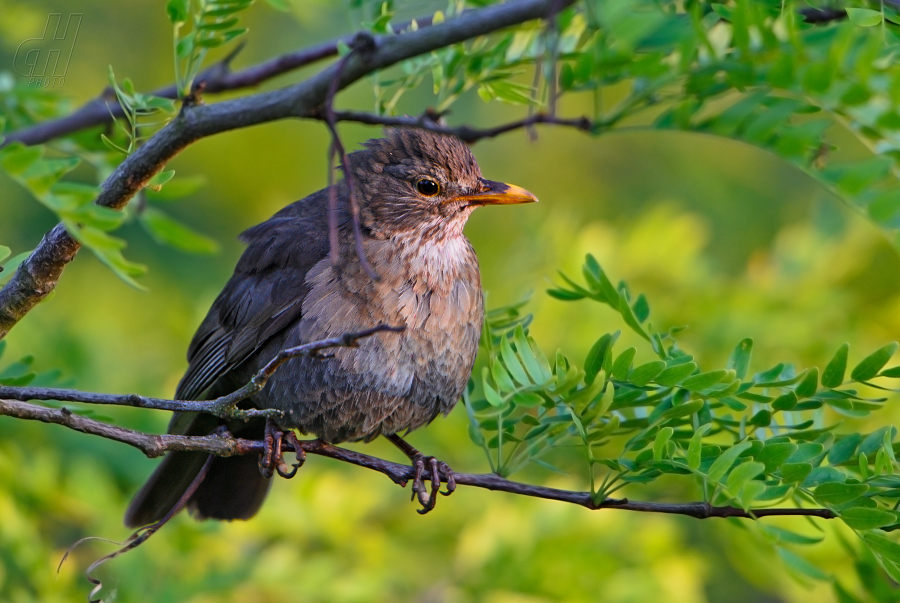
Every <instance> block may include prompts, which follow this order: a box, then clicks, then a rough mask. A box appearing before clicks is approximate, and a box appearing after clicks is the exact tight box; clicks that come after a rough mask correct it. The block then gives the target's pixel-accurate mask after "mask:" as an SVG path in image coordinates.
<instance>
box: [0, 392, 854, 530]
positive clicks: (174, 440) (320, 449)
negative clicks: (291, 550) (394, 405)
mask: <svg viewBox="0 0 900 603" xmlns="http://www.w3.org/2000/svg"><path fill="white" fill-rule="evenodd" d="M0 398H2V397H0ZM0 415H6V416H11V417H16V418H18V419H28V420H34V421H43V422H45V423H55V424H57V425H63V426H64V427H68V428H69V429H74V430H76V431H80V432H82V433H89V434H93V435H98V436H101V437H104V438H107V439H111V440H115V441H117V442H122V443H124V444H128V445H130V446H134V447H135V448H137V449H138V450H140V451H141V452H143V453H144V454H145V455H147V456H148V457H151V458H152V457H157V456H161V455H163V454H165V453H166V452H169V451H179V452H182V451H198V452H206V453H209V454H212V455H215V456H235V455H239V454H259V453H262V451H263V447H264V443H263V442H261V441H255V440H245V439H241V438H234V437H228V436H222V435H209V436H180V435H171V434H164V435H152V434H146V433H141V432H138V431H134V430H131V429H125V428H123V427H117V426H115V425H109V424H107V423H102V422H100V421H96V420H94V419H90V418H87V417H83V416H80V415H77V414H74V413H73V412H72V411H70V410H68V409H66V408H60V409H53V408H46V407H42V406H37V405H34V404H28V403H26V402H19V401H15V400H3V399H0ZM299 444H300V448H301V449H302V450H303V452H305V453H306V454H314V455H318V456H324V457H328V458H332V459H335V460H338V461H342V462H345V463H350V464H351V465H356V466H358V467H363V468H366V469H370V470H373V471H378V472H379V473H383V474H384V475H386V476H387V477H388V478H390V479H391V481H393V482H394V483H395V484H398V485H400V486H405V485H406V483H407V482H408V481H409V480H411V479H414V478H415V475H416V470H415V467H412V466H410V465H403V464H400V463H394V462H391V461H387V460H385V459H381V458H378V457H374V456H370V455H368V454H363V453H360V452H356V451H353V450H347V449H346V448H340V447H338V446H333V445H331V444H326V443H325V442H323V441H321V440H301V441H299ZM282 446H283V450H290V451H293V452H296V451H295V450H294V449H293V446H292V445H291V444H290V443H289V442H287V441H285V442H284V443H283V444H282ZM442 477H445V478H446V476H442ZM454 478H455V479H456V483H457V485H465V486H472V487H475V488H484V489H486V490H494V491H498V492H507V493H510V494H518V495H520V496H531V497H534V498H543V499H546V500H556V501H560V502H566V503H570V504H574V505H578V506H581V507H585V508H586V509H590V510H600V509H617V510H619V511H637V512H641V513H667V514H673V515H686V516H688V517H693V518H696V519H708V518H712V517H738V518H743V519H759V518H762V517H774V516H808V517H819V518H821V519H834V518H835V517H836V515H835V514H834V513H833V512H832V511H830V510H828V509H815V508H810V509H807V508H772V509H749V510H744V509H741V508H739V507H733V506H714V505H711V504H709V503H705V502H692V503H660V502H642V501H631V500H628V499H614V498H607V499H606V500H603V501H601V502H594V500H593V497H592V496H591V493H590V492H579V491H573V490H561V489H558V488H548V487H545V486H534V485H530V484H523V483H521V482H514V481H511V480H508V479H505V478H503V477H500V476H499V475H496V474H491V473H488V474H483V473H482V474H478V473H454Z"/></svg>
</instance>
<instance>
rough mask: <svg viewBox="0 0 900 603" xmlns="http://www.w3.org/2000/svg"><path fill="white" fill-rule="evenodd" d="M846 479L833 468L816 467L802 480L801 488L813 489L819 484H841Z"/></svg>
mask: <svg viewBox="0 0 900 603" xmlns="http://www.w3.org/2000/svg"><path fill="white" fill-rule="evenodd" d="M846 479H847V476H846V475H844V474H843V473H842V472H840V471H838V470H837V469H835V468H834V467H816V468H815V469H813V470H812V471H810V472H809V475H807V476H806V479H804V480H803V487H804V488H814V487H816V486H819V485H821V484H827V483H841V482H844V481H845V480H846Z"/></svg>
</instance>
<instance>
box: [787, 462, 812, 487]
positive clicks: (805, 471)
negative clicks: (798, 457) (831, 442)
mask: <svg viewBox="0 0 900 603" xmlns="http://www.w3.org/2000/svg"><path fill="white" fill-rule="evenodd" d="M811 471H812V465H811V464H810V463H784V464H783V465H782V466H781V478H782V479H783V480H784V481H786V482H788V483H796V482H802V481H803V480H804V479H806V476H807V475H809V474H810V472H811Z"/></svg>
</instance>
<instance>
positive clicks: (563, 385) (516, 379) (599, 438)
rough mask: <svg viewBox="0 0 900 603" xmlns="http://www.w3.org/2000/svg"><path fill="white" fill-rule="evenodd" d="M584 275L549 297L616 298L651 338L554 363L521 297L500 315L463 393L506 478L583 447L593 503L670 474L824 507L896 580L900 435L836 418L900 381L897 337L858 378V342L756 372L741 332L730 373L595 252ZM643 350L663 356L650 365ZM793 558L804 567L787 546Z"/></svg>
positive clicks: (874, 406) (857, 410) (867, 360)
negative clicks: (816, 360)
mask: <svg viewBox="0 0 900 603" xmlns="http://www.w3.org/2000/svg"><path fill="white" fill-rule="evenodd" d="M582 272H583V277H584V283H576V282H575V281H574V280H573V279H571V278H569V277H567V276H565V275H562V274H561V278H562V280H563V283H564V284H563V285H561V286H560V287H558V288H554V289H551V290H550V291H549V294H550V295H552V296H553V297H555V298H557V299H560V300H564V301H577V300H591V301H593V302H596V303H599V304H602V305H605V306H608V307H609V308H611V309H612V310H613V311H614V312H616V313H617V314H618V315H619V317H620V319H621V320H622V323H623V327H624V328H626V329H629V330H631V331H632V332H634V333H636V334H637V335H638V336H640V338H641V339H643V340H644V341H645V342H646V348H645V349H643V350H638V349H637V348H635V347H628V348H625V349H622V350H619V349H617V348H616V343H617V341H618V339H619V336H620V334H621V332H620V331H617V332H615V333H606V334H603V335H602V336H601V337H599V338H598V339H597V341H596V343H595V344H594V345H593V347H592V348H591V350H590V352H589V353H588V355H587V357H586V358H585V359H584V361H583V362H580V363H576V362H575V361H573V360H572V359H570V358H569V357H567V356H566V355H565V354H564V353H563V352H561V351H558V352H557V353H556V354H555V356H553V357H552V358H553V360H552V361H550V360H548V355H547V354H545V353H544V352H543V351H542V350H541V349H540V347H539V346H538V344H537V343H536V342H535V341H534V340H533V339H532V338H531V337H530V336H529V335H528V328H527V327H528V324H529V322H530V320H531V319H530V317H528V316H522V315H521V314H520V311H521V307H510V308H505V309H500V310H495V311H493V312H491V313H489V314H488V317H487V319H486V324H485V328H484V334H483V337H482V352H481V356H480V358H481V364H482V366H481V367H480V372H479V373H477V374H476V377H474V378H473V381H472V382H471V383H470V386H469V389H468V392H467V395H466V396H465V398H464V402H465V406H466V408H467V411H468V413H469V418H470V428H469V433H470V436H471V438H472V440H473V441H474V442H475V443H476V444H477V445H479V446H481V447H482V448H483V449H484V451H485V454H486V455H487V457H488V459H489V461H490V463H491V466H492V468H493V469H494V470H495V471H497V472H498V473H500V474H501V475H509V474H510V473H512V472H514V471H517V470H519V469H521V468H522V467H524V466H525V465H527V464H528V463H532V462H533V463H536V464H538V465H541V466H544V467H547V468H550V469H555V467H553V466H552V465H549V464H548V463H547V462H546V460H545V459H544V458H543V457H546V456H547V455H548V453H550V452H551V451H552V450H553V449H554V448H558V447H561V446H567V447H572V446H574V447H576V448H579V449H580V450H581V451H582V453H583V458H584V460H585V464H584V472H585V477H586V480H587V482H588V483H589V484H590V488H591V492H592V493H593V497H594V501H595V502H596V503H600V502H602V501H603V500H605V499H606V498H607V497H609V496H610V495H611V494H612V493H614V492H616V491H617V490H619V489H620V488H622V487H624V486H626V485H629V484H632V485H636V484H649V483H652V482H654V481H656V480H658V479H660V478H662V477H663V476H671V477H675V478H678V477H682V478H686V479H688V480H690V481H691V482H692V483H694V484H696V485H697V487H699V489H700V492H701V494H702V496H703V499H704V500H705V501H708V502H710V503H711V504H714V505H728V504H731V505H735V506H739V507H741V508H743V509H745V510H751V509H754V508H760V506H763V507H769V506H777V505H779V504H782V503H791V504H793V505H796V506H804V505H814V506H821V507H825V508H828V509H830V510H832V511H833V512H834V513H836V514H837V515H839V516H840V518H841V519H842V520H843V522H844V523H845V524H847V526H849V527H850V528H852V529H854V530H856V531H857V532H858V533H859V534H860V536H861V537H862V539H863V541H864V542H865V543H866V544H867V545H868V546H869V548H870V549H871V550H872V552H873V554H875V556H876V557H877V559H878V560H879V563H881V564H882V566H883V567H884V568H885V571H887V572H888V574H889V575H891V576H900V557H897V556H895V555H893V554H892V553H890V551H888V549H887V545H884V542H893V541H890V540H887V538H886V536H885V535H884V533H883V532H884V531H890V530H893V529H895V528H896V527H897V526H898V525H900V516H898V513H897V511H896V510H895V505H896V502H897V500H898V499H900V474H898V471H897V468H898V466H897V462H896V454H897V450H898V448H897V446H898V444H897V443H895V439H896V435H897V430H896V429H895V428H893V427H882V428H880V429H877V430H875V431H873V432H870V433H854V432H847V433H842V430H841V426H842V420H841V419H840V417H851V418H857V417H863V416H866V415H868V414H869V413H871V412H873V411H876V410H878V409H880V408H882V407H883V405H884V403H885V402H886V401H887V399H888V398H887V397H867V396H864V395H863V393H862V391H861V389H862V388H865V389H866V390H868V391H873V390H874V391H876V392H880V393H892V392H894V391H896V390H891V389H890V388H889V387H888V386H887V385H885V383H887V382H890V381H891V380H896V379H900V366H892V367H888V366H887V365H888V364H889V362H890V359H891V357H892V356H893V355H894V354H895V352H896V351H897V349H898V344H897V343H896V342H892V343H889V344H887V345H885V346H883V347H881V348H879V349H878V350H875V351H874V352H872V353H870V354H868V355H867V356H866V357H864V358H863V359H862V360H860V361H859V362H857V363H856V364H855V365H854V366H853V367H852V368H851V369H850V370H849V375H848V368H849V366H848V356H849V346H848V345H847V344H844V345H843V346H841V347H840V348H839V349H838V350H837V352H836V353H835V354H834V356H833V357H832V359H831V360H830V361H829V362H828V363H827V365H826V366H825V368H824V369H823V370H822V371H821V373H820V371H819V369H818V368H816V367H810V368H807V369H802V370H801V369H798V368H796V367H794V366H793V365H791V364H788V363H779V364H776V365H775V366H773V367H770V368H768V369H766V370H762V371H759V372H755V373H754V372H751V369H750V367H751V356H752V351H753V341H752V340H750V339H744V340H742V341H740V342H738V344H737V345H736V346H735V348H734V350H733V352H732V354H731V355H730V357H729V358H728V360H727V362H726V363H725V365H724V366H723V367H721V368H715V369H704V368H701V366H700V364H699V362H698V361H697V360H696V359H695V358H694V357H693V356H691V355H690V354H688V353H686V352H685V351H684V350H682V349H680V348H679V346H678V343H677V341H676V335H677V333H678V331H679V330H678V329H669V330H668V331H665V332H660V331H656V330H654V329H653V327H652V324H651V322H650V307H649V304H648V301H647V299H646V298H645V297H643V296H641V295H638V296H633V295H632V294H631V292H630V291H629V288H628V286H627V284H626V283H624V282H620V283H619V284H618V285H613V283H612V281H611V279H610V278H609V277H608V275H607V274H606V272H605V271H604V270H603V269H602V268H601V266H600V265H599V264H598V263H597V261H596V260H595V259H594V258H593V257H592V256H588V257H587V258H586V261H585V263H584V267H583V271H582ZM643 355H649V356H650V357H651V358H652V359H650V360H648V361H640V360H638V358H640V357H642V356H643ZM772 534H776V535H779V534H780V537H779V538H776V539H775V540H777V541H778V543H779V544H778V546H781V544H791V543H793V544H798V543H800V542H798V538H799V536H790V535H786V534H782V533H780V532H777V533H776V532H771V531H770V533H769V535H770V536H771V535H772ZM872 543H876V544H872ZM879 547H880V548H879ZM781 554H782V556H783V557H784V558H785V559H786V561H788V562H789V565H790V564H791V563H790V562H791V561H794V557H792V556H791V555H794V553H792V552H791V551H789V550H787V549H785V550H784V551H783V552H782V553H781ZM793 565H794V566H796V567H795V569H798V570H800V571H801V573H805V574H807V575H811V574H812V573H814V572H809V571H806V572H803V571H802V569H803V567H805V566H803V564H802V563H800V562H799V561H797V562H796V563H793ZM819 574H821V571H820V572H819ZM816 577H821V576H819V575H816Z"/></svg>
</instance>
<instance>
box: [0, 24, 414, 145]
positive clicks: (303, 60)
mask: <svg viewBox="0 0 900 603" xmlns="http://www.w3.org/2000/svg"><path fill="white" fill-rule="evenodd" d="M431 21H432V18H431V17H422V18H420V19H416V24H417V25H418V27H420V28H424V27H429V26H430V25H431ZM411 23H412V21H407V22H405V23H402V24H400V25H398V26H396V27H395V31H398V32H402V31H404V30H406V29H407V28H408V27H409V26H410V24H411ZM355 37H356V34H353V35H349V36H342V37H340V38H336V39H334V40H330V41H328V42H323V43H321V44H317V45H315V46H310V47H309V48H303V49H300V50H296V51H294V52H289V53H287V54H283V55H281V56H278V57H275V58H273V59H269V60H267V61H263V62H262V63H259V64H257V65H253V66H252V67H247V68H246V69H242V70H241V71H231V62H232V61H233V60H234V58H235V56H237V54H238V52H240V50H241V49H242V48H243V46H238V47H237V49H236V50H235V51H234V52H232V53H231V54H229V55H228V56H227V57H225V58H224V59H222V60H221V61H219V62H218V63H216V64H215V65H212V66H210V67H208V68H207V69H204V70H203V71H202V72H200V74H199V75H198V76H197V77H196V78H195V79H194V89H195V90H196V89H200V88H201V87H202V89H203V94H204V95H207V94H218V93H221V92H229V91H234V90H242V89H245V88H254V87H256V86H259V85H260V84H262V83H263V82H266V81H268V80H270V79H273V78H275V77H278V76H279V75H284V74H285V73H290V72H291V71H296V70H297V69H300V68H302V67H306V66H308V65H312V64H313V63H317V62H318V61H321V60H323V59H327V58H329V57H334V56H337V54H338V48H339V47H340V46H341V45H345V44H347V45H349V44H350V43H351V42H352V41H353V39H354V38H355ZM149 94H150V95H151V96H159V97H162V98H171V99H176V98H178V89H177V88H176V87H175V84H169V85H168V86H164V87H162V88H157V89H156V90H153V91H152V92H150V93H149ZM123 116H124V112H123V111H122V107H121V106H119V103H118V102H116V95H115V94H114V93H113V91H112V89H110V88H106V89H105V90H104V91H103V92H102V93H101V94H100V96H98V97H97V98H95V99H93V100H91V101H88V102H87V103H85V104H84V105H82V106H81V107H80V108H78V109H77V110H76V111H75V112H73V113H71V114H70V115H66V116H65V117H61V118H59V119H52V120H49V121H46V122H43V123H39V124H35V125H33V126H29V127H27V128H22V129H21V130H18V131H15V132H10V133H9V134H6V139H5V140H4V141H3V142H0V148H2V147H4V146H5V145H7V144H10V143H12V142H21V143H24V144H26V145H35V144H41V143H44V142H47V141H49V140H53V139H54V138H59V137H61V136H66V135H69V134H72V133H74V132H78V131H81V130H85V129H87V128H92V127H94V126H99V125H103V124H108V123H110V122H111V121H112V120H113V119H118V118H119V117H123Z"/></svg>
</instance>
